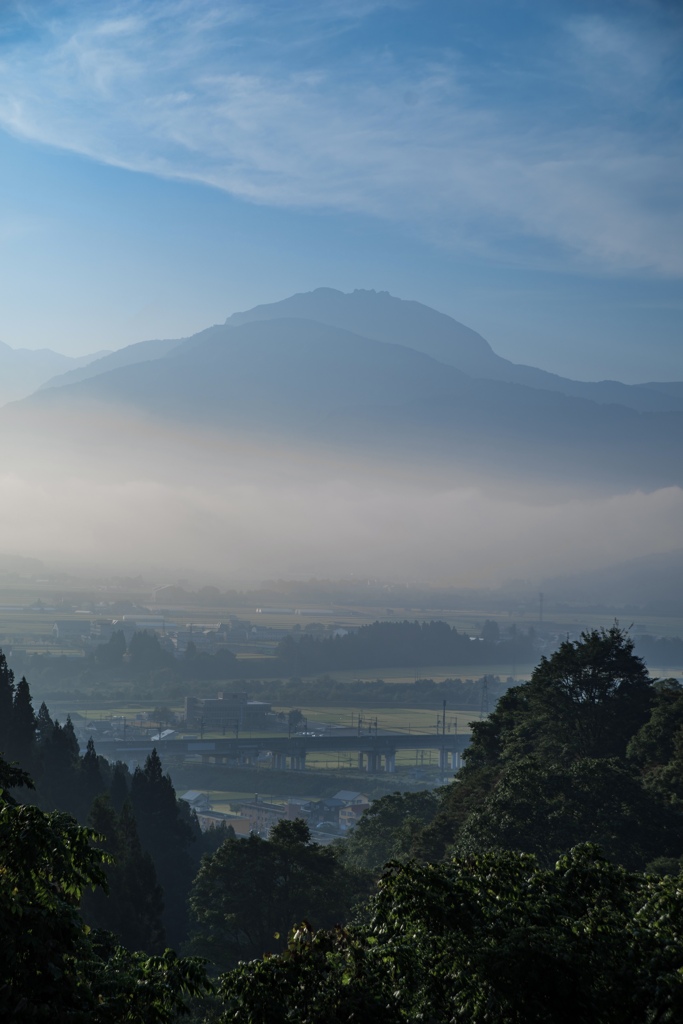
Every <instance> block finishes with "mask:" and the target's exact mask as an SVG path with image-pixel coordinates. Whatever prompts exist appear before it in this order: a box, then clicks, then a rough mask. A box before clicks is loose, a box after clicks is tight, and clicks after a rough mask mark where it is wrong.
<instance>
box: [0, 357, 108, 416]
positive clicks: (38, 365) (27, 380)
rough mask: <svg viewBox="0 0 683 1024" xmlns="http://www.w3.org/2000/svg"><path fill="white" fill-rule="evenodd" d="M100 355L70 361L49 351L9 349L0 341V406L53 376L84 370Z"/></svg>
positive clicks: (31, 390)
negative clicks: (69, 371)
mask: <svg viewBox="0 0 683 1024" xmlns="http://www.w3.org/2000/svg"><path fill="white" fill-rule="evenodd" d="M104 354H105V353H103V352H95V353H93V354H92V355H87V356H77V357H72V356H64V355H61V354H60V353H59V352H53V351H52V350H51V349H49V348H41V349H27V348H10V346H9V345H5V344H4V342H1V341H0V405H2V404H4V403H5V402H14V401H16V400H17V399H19V398H24V397H25V396H26V395H30V394H31V393H32V392H33V391H35V390H36V388H39V387H40V386H41V384H43V383H44V382H45V381H46V380H48V379H49V378H51V377H54V375H55V374H58V373H64V372H65V371H68V370H74V369H76V368H77V367H83V366H86V365H87V364H88V363H90V362H92V360H94V359H98V358H99V357H100V356H102V355H104Z"/></svg>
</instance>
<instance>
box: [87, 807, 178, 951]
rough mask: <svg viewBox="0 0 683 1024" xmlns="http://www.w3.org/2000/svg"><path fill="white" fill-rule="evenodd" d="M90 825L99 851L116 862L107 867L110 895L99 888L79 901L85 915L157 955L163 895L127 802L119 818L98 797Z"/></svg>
mask: <svg viewBox="0 0 683 1024" xmlns="http://www.w3.org/2000/svg"><path fill="white" fill-rule="evenodd" d="M89 824H90V826H91V827H92V828H93V829H94V830H95V832H97V833H98V834H99V835H100V836H102V837H103V843H102V845H103V847H104V850H105V852H106V853H107V854H110V855H111V856H112V857H113V858H114V862H113V863H111V864H109V865H107V867H106V868H105V875H106V879H107V888H108V895H107V894H105V892H104V891H102V890H96V891H95V892H92V893H89V894H87V895H86V896H85V897H84V900H83V905H82V906H83V916H84V918H85V920H86V922H87V923H88V924H89V925H90V926H91V927H92V928H103V929H106V930H108V931H112V932H114V933H115V934H116V935H117V937H118V938H119V939H120V941H121V942H122V944H123V945H124V946H126V947H127V948H128V949H130V950H134V949H143V950H145V952H147V953H151V954H155V953H161V952H162V951H163V949H164V945H165V941H164V929H163V925H162V921H161V916H162V912H163V893H162V890H161V886H160V885H159V882H158V879H157V876H156V871H155V870H154V864H153V862H152V858H151V857H150V856H149V854H148V853H145V852H144V851H143V850H142V847H141V845H140V839H139V836H138V832H137V827H136V824H135V818H134V816H133V812H132V808H131V806H130V803H129V802H128V803H126V804H124V807H123V810H122V812H121V813H120V814H117V813H116V811H115V810H114V808H113V807H112V805H111V802H110V800H109V798H108V796H106V795H101V796H98V797H97V798H96V800H95V801H94V803H93V805H92V809H91V812H90V818H89Z"/></svg>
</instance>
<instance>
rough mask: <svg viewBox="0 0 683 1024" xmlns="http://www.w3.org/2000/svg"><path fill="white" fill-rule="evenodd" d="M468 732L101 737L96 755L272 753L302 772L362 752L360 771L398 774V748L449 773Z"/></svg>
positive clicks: (238, 758)
mask: <svg viewBox="0 0 683 1024" xmlns="http://www.w3.org/2000/svg"><path fill="white" fill-rule="evenodd" d="M469 740H470V737H469V734H460V735H458V734H454V735H444V734H443V733H432V734H420V733H405V732H388V731H386V732H377V733H365V734H361V735H358V734H357V733H354V732H353V731H351V730H340V731H339V732H336V733H333V734H331V735H330V734H325V735H307V736H301V735H297V736H268V737H254V738H251V737H248V738H235V737H231V738H227V737H221V738H217V739H200V738H198V737H191V736H188V737H184V738H181V739H178V738H175V737H171V738H168V739H159V740H150V739H138V738H135V739H129V740H125V739H104V738H103V739H99V740H97V752H98V754H102V755H103V756H104V757H106V758H108V759H109V760H121V761H130V760H134V759H137V760H143V759H144V758H146V757H147V755H148V754H150V753H151V752H152V750H153V748H155V747H156V749H157V752H158V753H159V756H160V757H161V759H162V760H164V759H168V758H172V759H174V760H179V759H185V758H188V757H192V758H193V759H196V758H200V759H201V760H202V761H217V762H224V763H227V762H231V761H232V762H238V763H239V764H253V763H254V762H255V761H256V759H257V758H259V757H262V756H263V755H264V754H270V755H271V758H272V767H273V768H275V769H291V770H293V771H303V770H304V769H305V768H306V757H307V755H308V754H310V753H313V752H315V753H319V752H327V753H344V752H346V753H353V752H357V754H358V768H359V769H360V770H361V771H363V770H365V771H368V772H378V771H381V770H384V771H386V772H390V773H392V772H395V771H396V753H397V751H398V750H436V751H438V755H439V767H440V768H441V769H443V770H444V771H447V770H448V769H449V768H450V769H452V770H455V769H456V768H457V767H458V766H459V759H460V755H461V754H462V752H463V750H465V748H466V747H467V746H468V745H469Z"/></svg>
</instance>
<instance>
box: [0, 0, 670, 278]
mask: <svg viewBox="0 0 683 1024" xmlns="http://www.w3.org/2000/svg"><path fill="white" fill-rule="evenodd" d="M465 6H468V5H465ZM392 7H393V8H396V12H397V13H398V14H400V15H401V16H402V17H404V18H409V17H411V16H412V17H415V18H419V17H420V15H421V13H423V9H424V12H425V13H426V12H427V10H428V9H429V10H431V11H433V10H434V8H433V5H431V4H429V3H420V2H417V3H412V4H411V3H408V2H404V3H394V4H390V3H380V2H375V3H373V2H371V0H366V2H362V0H357V2H348V3H340V4H334V5H332V4H330V3H327V2H319V3H317V4H310V3H303V2H299V3H292V4H291V5H287V10H286V11H285V10H284V9H283V7H282V5H279V4H273V3H269V2H264V3H253V4H244V3H238V2H236V0H235V2H233V3H224V4H221V5H216V4H215V3H210V2H208V0H205V2H194V3H192V4H189V3H187V2H184V0H182V2H177V3H175V4H165V5H156V4H150V3H149V2H142V0H126V2H120V3H118V4H115V3H107V4H94V5H93V4H85V3H82V2H78V0H64V2H63V3H62V4H60V5H59V6H58V7H57V6H53V5H42V4H30V3H29V4H22V5H21V7H20V8H17V10H18V11H19V12H20V13H21V15H22V19H23V20H22V22H21V25H22V28H23V30H22V31H19V29H18V28H17V26H16V24H15V31H14V33H12V34H10V36H9V38H8V40H6V45H5V48H4V50H5V55H4V58H3V59H2V61H1V62H0V95H2V97H4V98H2V99H0V125H2V126H4V128H5V129H6V130H8V131H10V132H12V133H14V134H15V135H18V136H20V137H23V138H27V139H32V140H36V141H39V142H42V143H46V144H49V145H52V146H58V147H61V148H65V149H68V150H72V151H75V152H77V153H80V154H83V155H85V156H88V157H91V158H94V159H96V160H99V161H103V162H106V163H110V164H114V165H117V166H120V167H124V168H129V169H132V170H136V171H142V172H146V173H151V174H156V175H161V176H164V177H170V178H177V179H187V180H191V181H196V182H201V183H205V184H208V185H211V186H213V187H216V188H219V189H222V190H225V191H227V192H229V193H230V194H232V195H233V196H236V197H238V198H241V199H243V200H246V201H249V202H254V203H260V204H266V205H276V206H283V207H296V208H302V209H325V210H333V211H334V210H337V211H345V212H352V213H357V214H362V215H370V216H373V217H378V218H382V219H386V220H390V221H393V222H397V223H401V224H403V225H405V226H406V227H407V228H408V229H409V230H413V231H419V232H420V233H421V234H422V235H424V236H427V237H428V238H429V239H430V240H431V241H432V242H434V243H435V244H437V245H439V246H447V247H451V248H463V249H467V250H469V251H477V252H479V253H482V254H484V255H486V256H489V257H490V256H493V257H495V258H496V259H504V260H506V261H512V262H519V261H520V260H524V261H526V262H531V263H535V264H536V265H540V264H541V263H543V264H544V265H553V264H554V265H562V266H567V265H570V266H575V267H590V268H591V269H593V270H595V269H598V270H606V271H619V272H624V271H626V272H629V271H634V270H638V271H642V270H645V271H647V272H650V273H655V274H661V275H666V276H677V275H680V274H681V273H683V247H681V245H680V238H681V237H682V235H683V201H682V199H681V196H680V189H679V187H678V184H677V183H678V182H680V180H681V177H682V176H683V145H682V144H681V140H680V137H679V134H677V133H676V132H675V131H674V130H673V129H674V126H675V125H676V124H677V123H678V122H679V119H680V114H681V108H682V107H683V104H682V103H681V93H680V88H679V85H680V83H679V81H678V80H677V79H676V74H675V72H674V71H673V70H672V67H673V64H674V55H675V51H676V39H678V41H679V42H680V36H679V35H677V31H673V32H672V31H671V28H670V26H668V28H667V25H666V24H665V22H664V21H663V20H662V19H661V18H659V17H658V15H657V13H656V8H652V10H651V13H650V15H649V17H648V19H647V25H646V30H644V29H643V25H642V17H643V15H642V10H641V8H638V6H637V5H636V6H631V7H629V6H628V5H626V7H625V8H624V10H623V11H622V12H617V14H615V15H614V16H613V17H612V18H611V20H610V18H608V17H606V16H603V15H601V14H600V15H596V14H591V15H588V16H584V17H571V16H569V15H570V14H571V8H570V6H569V5H568V6H567V8H566V12H565V11H563V9H562V7H561V6H554V7H552V12H553V16H552V17H549V18H548V19H547V24H546V25H545V29H544V32H545V34H544V35H542V37H541V38H542V42H541V43H540V44H539V43H537V44H536V46H535V47H533V46H531V47H530V48H529V50H528V52H522V50H521V49H518V50H516V51H506V50H505V47H504V46H503V44H502V42H501V40H500V39H498V38H494V36H493V35H491V33H492V32H493V30H492V28H491V25H490V24H489V23H488V22H487V23H486V24H484V22H486V18H485V16H484V15H483V16H482V17H483V21H482V26H481V31H482V32H483V33H488V35H487V39H488V41H489V42H490V44H491V48H492V49H491V52H493V51H495V54H494V56H495V59H494V58H493V57H492V58H491V59H490V60H488V61H487V60H484V59H482V58H480V57H479V58H476V59H475V57H474V56H473V55H472V52H473V51H472V49H471V47H470V48H468V45H467V39H466V34H465V33H463V35H462V38H461V37H460V36H459V34H458V31H457V30H456V29H453V31H452V32H451V33H450V34H449V38H448V43H449V46H448V47H446V46H438V47H437V46H436V45H435V44H434V43H431V44H429V45H427V44H426V43H425V44H421V45H415V46H411V45H410V43H409V41H406V39H401V38H399V37H398V36H397V37H395V38H393V39H392V40H385V39H384V38H382V36H381V34H380V33H378V32H376V31H373V30H372V24H373V15H378V14H384V15H385V16H386V13H387V12H386V9H387V8H392ZM486 7H487V4H486V3H485V4H483V5H482V10H485V8H486ZM643 10H645V8H643ZM520 11H521V8H520ZM634 11H635V12H636V14H638V12H639V11H640V14H638V17H639V18H640V19H641V21H640V22H639V21H638V20H637V19H636V14H634V13H633V12H634ZM55 12H57V13H55ZM565 13H566V14H567V16H566V17H565V16H563V15H564V14H565ZM520 17H521V14H520ZM617 18H618V19H619V20H617ZM489 21H490V19H489ZM537 27H538V26H537ZM450 36H452V38H450ZM496 47H497V48H498V49H496Z"/></svg>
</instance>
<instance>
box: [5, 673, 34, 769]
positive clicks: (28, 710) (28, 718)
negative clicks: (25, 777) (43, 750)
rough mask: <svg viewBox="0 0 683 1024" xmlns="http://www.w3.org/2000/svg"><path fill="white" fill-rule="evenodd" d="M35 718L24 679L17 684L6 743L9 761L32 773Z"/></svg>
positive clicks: (29, 693) (27, 686)
mask: <svg viewBox="0 0 683 1024" xmlns="http://www.w3.org/2000/svg"><path fill="white" fill-rule="evenodd" d="M35 747H36V716H35V712H34V710H33V703H32V701H31V691H30V689H29V685H28V683H27V682H26V679H25V678H23V677H22V679H21V680H20V681H19V683H18V684H17V687H16V689H15V691H14V700H13V702H12V733H11V735H10V737H9V739H8V742H7V754H8V757H9V758H10V760H12V761H18V762H19V764H21V766H22V767H23V768H26V769H27V770H28V771H32V770H33V767H34V761H35Z"/></svg>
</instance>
